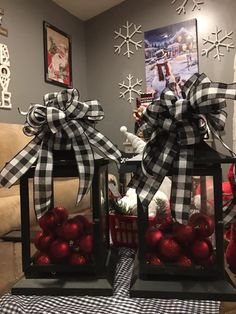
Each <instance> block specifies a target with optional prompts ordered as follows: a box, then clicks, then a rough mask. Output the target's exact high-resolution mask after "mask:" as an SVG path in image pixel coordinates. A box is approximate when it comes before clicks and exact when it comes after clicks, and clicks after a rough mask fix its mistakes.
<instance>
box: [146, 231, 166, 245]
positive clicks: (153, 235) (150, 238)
mask: <svg viewBox="0 0 236 314" xmlns="http://www.w3.org/2000/svg"><path fill="white" fill-rule="evenodd" d="M162 238H163V233H162V231H161V230H159V229H157V228H155V227H151V228H148V229H147V231H146V234H145V239H146V243H147V245H148V246H149V247H150V248H152V249H155V248H157V245H158V243H159V242H160V241H161V239H162Z"/></svg>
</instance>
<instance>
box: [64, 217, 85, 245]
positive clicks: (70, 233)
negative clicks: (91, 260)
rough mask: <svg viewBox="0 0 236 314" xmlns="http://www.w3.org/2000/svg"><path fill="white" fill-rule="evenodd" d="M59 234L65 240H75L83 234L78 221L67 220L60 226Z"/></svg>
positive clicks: (81, 226)
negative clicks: (60, 233)
mask: <svg viewBox="0 0 236 314" xmlns="http://www.w3.org/2000/svg"><path fill="white" fill-rule="evenodd" d="M61 232H62V235H63V238H64V239H65V240H67V241H69V240H75V239H77V238H79V236H80V235H81V234H82V233H83V225H82V223H81V222H79V221H74V220H73V219H68V220H67V221H66V222H65V224H64V225H63V226H62V230H61Z"/></svg>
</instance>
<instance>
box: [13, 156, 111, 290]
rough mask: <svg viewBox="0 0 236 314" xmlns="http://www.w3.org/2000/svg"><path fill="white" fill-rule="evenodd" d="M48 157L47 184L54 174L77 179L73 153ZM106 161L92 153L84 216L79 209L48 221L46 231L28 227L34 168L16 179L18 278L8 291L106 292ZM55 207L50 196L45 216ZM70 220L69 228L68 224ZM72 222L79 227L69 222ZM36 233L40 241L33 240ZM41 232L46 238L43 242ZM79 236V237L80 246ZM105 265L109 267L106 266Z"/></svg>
mask: <svg viewBox="0 0 236 314" xmlns="http://www.w3.org/2000/svg"><path fill="white" fill-rule="evenodd" d="M53 158H54V159H53V160H54V162H53V173H52V181H53V182H52V184H53V187H54V183H55V181H56V180H57V179H58V178H60V180H61V179H62V180H63V179H66V178H68V177H69V178H73V177H78V170H77V164H76V161H75V159H74V152H73V151H57V152H54V157H53ZM108 163H109V162H108V160H107V159H104V158H102V157H100V156H98V155H96V154H95V159H94V164H95V169H94V176H93V181H92V187H91V189H90V217H88V216H86V217H85V216H83V215H82V214H80V213H79V212H78V213H77V214H74V215H71V214H69V217H66V218H65V219H64V221H63V219H62V220H61V221H60V222H58V221H57V224H56V225H51V227H50V225H49V229H51V230H46V232H45V230H42V229H41V228H40V227H39V226H38V228H37V230H36V231H34V230H32V227H31V226H30V212H29V198H30V195H29V183H30V181H31V178H33V177H34V172H35V166H33V167H31V168H30V169H29V170H28V171H27V172H26V173H25V174H24V175H23V176H22V177H21V178H20V197H21V230H22V231H21V232H22V265H23V272H24V277H23V278H22V279H21V280H19V281H18V282H17V283H16V284H15V285H14V286H13V288H12V293H13V294H25V295H32V294H36V295H37V294H38V295H41V294H49V295H106V296H107V295H112V286H111V284H112V282H111V280H112V276H111V273H110V272H109V271H108V266H109V262H110V250H109V226H108V183H107V182H108V180H107V175H108ZM57 205H58V204H54V200H53V197H52V202H51V208H50V209H49V211H48V212H47V213H46V215H47V214H48V213H49V215H50V213H52V212H53V211H55V206H57ZM60 205H62V206H63V204H60ZM68 210H69V208H68ZM57 217H58V216H57ZM39 221H40V220H39ZM71 222H72V226H71V225H70V226H69V227H68V225H69V224H70V223H71ZM74 222H76V223H77V226H79V229H80V231H78V228H77V227H76V226H75V224H74V225H73V223H74ZM66 225H67V232H66V231H65V230H66V229H65V228H66V227H65V226H66ZM63 228H64V229H63ZM76 228H77V229H76ZM68 230H69V231H68ZM42 232H43V233H44V234H45V233H46V236H45V237H44V238H43V241H41V240H42V238H40V237H41V234H40V233H42ZM37 236H38V238H40V241H41V242H40V241H39V242H37V241H38V240H37ZM47 236H49V238H50V236H51V237H52V239H49V240H48V239H47V238H46V237H47ZM86 237H87V238H86ZM81 239H85V241H84V242H83V245H82V240H81ZM47 241H48V243H47ZM33 242H34V243H33ZM36 242H37V243H36ZM47 256H48V259H47ZM40 258H41V260H40ZM111 269H112V266H111V265H110V267H109V270H111Z"/></svg>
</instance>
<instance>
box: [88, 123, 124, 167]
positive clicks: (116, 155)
mask: <svg viewBox="0 0 236 314" xmlns="http://www.w3.org/2000/svg"><path fill="white" fill-rule="evenodd" d="M84 130H85V132H86V135H87V136H88V140H89V142H90V143H91V144H92V145H93V146H95V147H97V148H98V149H99V150H100V151H101V152H102V153H103V154H104V155H105V156H107V157H108V158H109V159H111V160H114V161H115V162H116V163H117V164H118V163H119V159H120V158H121V153H120V151H119V149H118V148H116V146H115V145H114V144H113V143H112V142H111V141H110V140H109V139H108V138H107V137H106V136H104V135H103V134H102V133H100V132H99V131H97V130H96V129H94V128H92V127H91V126H89V125H87V124H86V127H84Z"/></svg>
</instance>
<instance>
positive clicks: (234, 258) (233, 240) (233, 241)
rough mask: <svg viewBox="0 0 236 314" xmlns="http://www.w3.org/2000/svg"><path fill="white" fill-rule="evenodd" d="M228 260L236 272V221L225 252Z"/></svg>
mask: <svg viewBox="0 0 236 314" xmlns="http://www.w3.org/2000/svg"><path fill="white" fill-rule="evenodd" d="M225 258H226V262H227V263H228V266H229V268H230V270H231V271H232V272H234V273H236V223H232V224H231V227H230V240H229V243H228V245H227V248H226V252H225Z"/></svg>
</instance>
